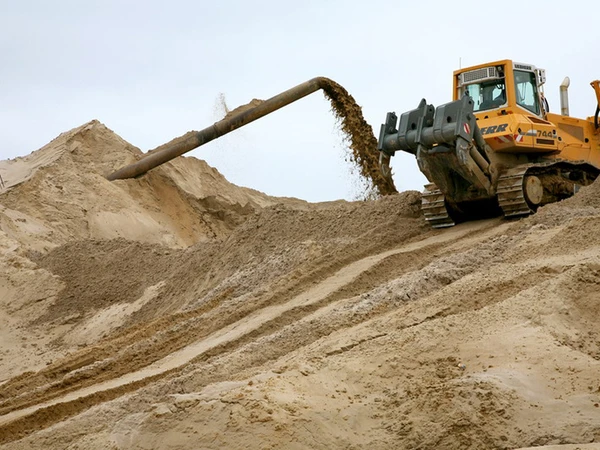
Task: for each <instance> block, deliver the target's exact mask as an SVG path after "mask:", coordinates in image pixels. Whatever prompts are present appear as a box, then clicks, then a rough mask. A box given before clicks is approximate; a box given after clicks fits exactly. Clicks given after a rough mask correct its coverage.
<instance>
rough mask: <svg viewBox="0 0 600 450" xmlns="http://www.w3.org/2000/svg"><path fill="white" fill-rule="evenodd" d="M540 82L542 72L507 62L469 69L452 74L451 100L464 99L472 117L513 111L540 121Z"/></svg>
mask: <svg viewBox="0 0 600 450" xmlns="http://www.w3.org/2000/svg"><path fill="white" fill-rule="evenodd" d="M544 78H545V77H544V71H543V70H542V69H537V68H536V67H534V66H532V65H529V64H520V63H513V62H512V61H510V60H504V61H498V62H493V63H488V64H482V65H480V66H474V67H469V68H465V69H461V70H458V71H455V72H454V100H458V99H460V98H461V97H462V96H464V95H468V96H469V97H471V99H473V111H474V112H475V113H477V112H484V111H492V110H496V109H499V110H508V109H509V108H515V109H516V110H519V109H525V110H526V111H527V113H528V114H535V115H536V116H539V117H543V115H544V114H545V112H544V109H543V108H542V106H541V104H542V101H541V100H542V99H541V92H542V90H541V86H542V85H543V83H544V81H545V79H544ZM515 112H516V111H515Z"/></svg>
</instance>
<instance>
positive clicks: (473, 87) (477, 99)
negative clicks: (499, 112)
mask: <svg viewBox="0 0 600 450" xmlns="http://www.w3.org/2000/svg"><path fill="white" fill-rule="evenodd" d="M466 89H467V94H468V95H469V97H471V98H472V99H473V111H475V112H477V111H485V110H488V109H494V108H499V107H500V106H503V105H505V104H506V87H505V85H504V80H503V79H496V80H486V81H484V82H481V83H473V84H469V85H468V86H467V87H466Z"/></svg>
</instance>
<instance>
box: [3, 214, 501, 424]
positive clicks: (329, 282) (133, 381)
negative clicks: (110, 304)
mask: <svg viewBox="0 0 600 450" xmlns="http://www.w3.org/2000/svg"><path fill="white" fill-rule="evenodd" d="M487 226H489V221H483V222H476V223H468V224H464V225H462V226H457V227H455V228H452V229H450V230H445V231H444V232H442V233H439V234H435V235H433V236H430V237H428V238H426V239H423V240H421V241H417V242H413V243H410V244H406V245H404V246H402V247H399V248H396V249H393V250H388V251H385V252H382V253H379V254H377V255H372V256H368V257H366V258H363V259H360V260H358V261H356V262H354V263H351V264H349V265H347V266H345V267H343V268H342V269H340V270H339V271H337V272H336V273H335V274H333V275H332V276H330V277H329V278H326V279H325V280H323V281H322V282H321V283H319V284H316V285H315V286H313V287H311V288H309V289H308V290H306V291H304V292H302V293H300V294H299V295H297V296H295V297H294V298H292V299H291V300H289V301H288V302H286V303H282V304H277V305H273V306H268V307H265V308H263V309H261V310H258V311H255V312H253V313H251V314H249V315H248V316H246V317H244V318H243V319H241V320H239V321H237V322H234V323H232V324H231V325H228V326H226V327H224V328H222V329H220V330H218V331H216V332H214V333H213V334H212V335H210V336H208V337H206V338H205V339H202V340H201V341H198V342H196V343H194V344H191V345H188V346H186V347H184V348H182V349H180V350H178V351H176V352H174V353H172V354H170V355H168V356H166V357H164V358H163V359H161V360H159V361H156V362H154V363H153V364H151V365H149V366H147V367H145V368H143V369H141V370H138V371H135V372H131V373H128V374H126V375H123V376H120V377H117V378H114V379H112V380H108V381H105V382H102V383H98V384H95V385H92V386H88V387H85V388H82V389H79V390H77V391H73V392H70V393H68V394H66V395H64V396H61V397H58V398H55V399H52V400H49V401H46V402H42V403H38V404H37V405H34V406H30V407H27V408H24V409H20V410H15V411H12V412H10V413H8V414H5V415H3V416H0V427H1V428H4V427H5V426H6V425H9V424H10V422H13V421H17V420H19V419H23V420H26V417H27V416H30V415H32V414H35V413H36V412H38V411H40V410H45V411H48V413H50V411H51V409H52V407H54V406H56V405H60V404H66V403H73V402H77V403H86V399H87V398H89V399H90V400H92V401H91V402H90V403H91V404H90V405H89V406H92V405H93V404H96V403H99V402H102V401H104V400H110V399H113V398H115V397H117V396H118V395H119V393H120V392H121V391H120V388H125V391H131V390H133V389H137V388H139V387H141V386H143V385H144V384H145V383H144V380H149V379H152V380H156V379H158V378H160V377H162V376H164V375H166V374H167V373H169V372H171V371H173V370H175V369H178V368H180V367H182V366H184V365H185V364H187V363H189V362H190V361H192V360H193V359H195V358H196V357H198V356H200V355H202V354H204V353H206V352H207V351H209V350H211V349H213V348H215V347H217V346H220V345H223V344H225V343H228V342H232V341H235V340H237V339H240V338H241V337H243V336H244V335H246V334H248V333H251V332H253V331H255V330H257V329H258V328H260V327H261V326H262V325H263V324H265V323H267V322H269V321H271V320H274V319H276V318H277V317H280V316H281V315H283V314H284V313H286V312H287V311H289V310H291V309H294V308H297V307H302V306H309V305H312V304H315V303H318V302H320V301H322V300H323V299H325V298H326V297H327V296H329V295H330V294H332V293H333V292H335V291H337V290H338V289H340V288H341V287H342V286H345V285H347V284H349V283H351V282H352V281H353V280H355V279H356V277H358V276H359V275H360V274H362V273H363V272H365V271H367V270H369V269H371V268H372V267H373V266H375V265H376V264H378V263H379V262H381V261H382V260H384V259H385V258H388V257H390V256H392V255H397V254H402V253H409V252H413V251H415V250H419V249H422V248H425V247H428V246H431V245H435V244H439V243H443V242H448V241H456V240H457V239H460V238H464V237H466V236H467V235H469V234H470V233H472V232H473V231H481V230H482V229H484V228H486V227H487ZM127 386H128V387H130V388H131V389H126V387H127ZM102 393H107V394H108V395H107V396H106V397H107V398H106V399H104V398H103V396H102V395H99V394H102ZM109 393H112V394H109ZM98 399H99V401H98ZM50 414H51V413H50ZM59 420H60V419H59ZM1 428H0V429H1Z"/></svg>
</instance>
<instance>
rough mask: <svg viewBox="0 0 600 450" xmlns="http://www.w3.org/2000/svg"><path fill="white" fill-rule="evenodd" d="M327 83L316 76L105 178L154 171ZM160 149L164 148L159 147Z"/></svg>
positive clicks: (181, 139) (109, 178)
mask: <svg viewBox="0 0 600 450" xmlns="http://www.w3.org/2000/svg"><path fill="white" fill-rule="evenodd" d="M328 82H330V80H329V79H328V78H325V77H317V78H313V79H311V80H308V81H306V82H304V83H302V84H299V85H298V86H295V87H293V88H291V89H288V90H287V91H284V92H282V93H281V94H278V95H276V96H274V97H271V98H270V99H268V100H265V101H264V102H262V103H261V104H260V105H258V106H255V107H253V108H250V109H248V110H246V111H242V112H239V113H237V114H234V115H232V116H231V117H227V118H225V119H223V120H220V121H219V122H216V123H214V124H213V125H211V126H210V127H208V128H205V129H204V130H202V131H192V132H189V133H187V134H185V135H183V136H181V137H180V138H176V139H174V140H173V141H171V142H173V144H172V145H170V143H169V144H165V145H166V147H165V148H162V149H160V150H158V151H156V152H153V153H150V154H148V155H146V156H145V157H143V158H142V159H140V160H139V161H137V162H135V163H133V164H130V165H128V166H125V167H122V168H121V169H119V170H117V171H116V172H113V173H111V174H110V175H108V176H107V177H106V178H107V179H108V180H109V181H113V180H123V179H126V178H134V177H138V176H140V175H143V174H145V173H146V172H148V171H149V170H151V169H154V168H155V167H157V166H160V165H161V164H164V163H166V162H167V161H170V160H172V159H173V158H177V157H178V156H181V155H183V154H184V153H187V152H189V151H191V150H193V149H195V148H198V147H200V146H201V145H204V144H206V143H207V142H210V141H212V140H213V139H216V138H218V137H220V136H223V135H224V134H227V133H230V132H231V131H233V130H236V129H238V128H240V127H243V126H244V125H246V124H249V123H250V122H253V121H255V120H256V119H260V118H261V117H263V116H266V115H267V114H269V113H272V112H273V111H276V110H278V109H280V108H283V107H284V106H287V105H289V104H290V103H293V102H295V101H296V100H300V99H301V98H303V97H306V96H307V95H310V94H312V93H313V92H316V91H318V90H319V89H323V88H324V87H325V86H326V85H327V83H328ZM161 147H163V146H161Z"/></svg>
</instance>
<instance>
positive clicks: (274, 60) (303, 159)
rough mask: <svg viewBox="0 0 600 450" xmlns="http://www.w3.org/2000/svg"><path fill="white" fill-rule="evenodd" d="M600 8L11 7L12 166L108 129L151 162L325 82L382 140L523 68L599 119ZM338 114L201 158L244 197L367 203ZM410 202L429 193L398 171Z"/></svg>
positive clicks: (206, 150)
mask: <svg viewBox="0 0 600 450" xmlns="http://www.w3.org/2000/svg"><path fill="white" fill-rule="evenodd" d="M598 12H599V8H598V5H597V3H596V1H595V0H589V1H577V0H571V1H569V2H564V1H555V0H551V1H544V2H540V1H535V2H534V1H528V0H519V1H513V0H508V1H503V2H500V1H497V2H485V1H462V2H451V1H445V0H444V1H434V0H430V1H419V2H417V1H414V2H404V1H400V0H394V1H387V0H370V1H368V2H367V1H353V0H314V1H293V2H291V1H285V0H279V1H274V0H259V1H241V0H235V1H227V0H218V1H217V0H216V1H214V2H208V1H205V0H198V1H184V0H170V1H168V2H167V1H164V2H159V1H155V0H145V1H133V0H129V1H128V0H119V1H116V0H103V1H94V0H88V1H85V2H83V1H81V0H77V1H66V0H55V1H41V0H40V1H28V0H20V1H12V2H9V1H8V0H4V1H2V2H0V57H1V66H0V67H1V70H0V159H7V158H13V157H16V156H23V155H26V154H28V153H31V152H32V151H34V150H36V149H38V148H40V147H41V146H43V145H45V144H46V143H48V142H49V141H50V140H52V139H53V138H54V137H56V136H57V135H58V134H60V133H61V132H63V131H67V130H69V129H72V128H74V127H77V126H79V125H81V124H83V123H85V122H87V121H89V120H91V119H98V120H99V121H101V122H102V123H104V124H105V125H106V126H107V127H108V128H110V129H112V130H113V131H115V132H116V133H117V134H119V135H120V136H121V137H123V138H124V139H126V140H127V141H129V142H130V143H132V144H133V145H135V146H137V147H139V148H140V149H142V150H143V151H147V150H149V149H152V148H154V147H156V146H158V145H160V144H162V143H164V142H166V141H169V140H170V139H172V138H174V137H176V136H179V135H181V134H183V133H185V132H186V131H188V130H200V129H203V128H205V127H207V126H209V125H211V124H212V123H213V122H215V121H216V120H219V119H220V118H221V116H220V115H219V114H220V113H221V110H220V109H219V107H218V103H219V102H218V99H219V95H220V94H221V93H222V94H224V96H225V99H226V102H227V105H228V106H229V107H230V108H234V107H236V106H238V105H240V104H245V103H247V102H248V101H250V100H251V99H252V98H261V99H266V98H269V97H271V96H273V95H275V94H277V93H279V92H281V91H283V90H286V89H288V88H290V87H292V86H295V85H296V84H299V83H301V82H303V81H305V80H308V79H310V78H313V77H315V76H327V77H329V78H332V79H333V80H335V81H337V82H338V83H340V84H341V85H343V86H344V87H345V88H346V89H347V90H348V91H349V92H350V93H351V94H352V95H353V96H354V98H355V99H356V100H357V102H358V103H359V104H360V105H361V106H362V107H363V113H364V115H365V118H366V119H367V121H368V122H369V123H370V124H371V125H372V126H373V128H374V130H375V133H376V135H377V134H378V130H379V126H380V124H381V122H382V121H383V120H384V119H385V115H386V113H387V112H388V111H396V112H397V113H398V114H400V113H402V112H404V111H406V110H409V109H413V108H415V107H416V106H417V104H418V103H419V101H420V99H421V98H423V97H425V98H426V99H427V101H428V102H429V103H433V104H434V105H436V106H437V105H439V104H442V103H446V102H448V101H450V100H451V95H452V92H451V90H452V71H453V70H455V69H457V68H458V66H459V61H461V63H462V66H463V67H465V66H468V65H474V64H479V63H483V62H488V61H494V60H498V59H505V58H506V59H513V60H516V61H519V62H526V63H530V64H534V65H536V66H538V67H542V68H545V69H546V74H547V83H546V97H547V98H548V100H549V102H550V107H551V110H552V111H555V112H558V111H559V110H560V109H559V102H558V85H559V84H560V82H561V81H562V79H563V78H564V77H565V76H567V75H568V76H569V77H570V79H571V88H570V91H569V94H570V104H571V115H573V116H577V117H587V116H590V115H592V114H593V113H594V110H595V106H596V101H595V97H594V93H593V90H592V88H591V87H590V86H589V83H590V81H592V80H594V79H598V78H600V53H599V47H598V45H599V44H598V42H600V41H599V34H598ZM345 151H346V150H345V147H344V144H343V141H342V138H341V135H340V133H339V131H338V129H337V127H336V123H335V120H334V118H333V116H332V114H331V113H330V112H329V104H328V102H327V101H326V100H325V99H324V97H323V95H322V94H321V93H320V92H319V93H315V94H313V95H311V96H309V97H307V98H305V99H303V100H300V101H299V102H297V103H295V104H292V105H290V106H288V107H286V108H284V109H282V110H280V111H278V112H275V113H273V114H271V115H269V116H266V117H264V118H262V119H260V120H258V121H257V122H254V123H252V124H250V125H248V126H246V127H243V128H241V129H239V130H237V131H234V132H233V133H231V134H229V135H227V136H224V137H222V138H220V139H218V140H216V141H213V142H211V143H209V144H207V145H205V146H203V147H201V148H200V149H197V150H195V151H194V152H192V153H191V154H192V155H194V156H196V157H197V158H201V159H205V160H206V161H207V162H208V163H209V164H210V165H212V166H214V167H216V168H217V169H218V170H219V171H220V172H221V173H223V174H224V175H225V176H226V177H227V178H228V179H229V180H230V181H231V182H233V183H236V184H238V185H242V186H247V187H251V188H254V189H258V190H261V191H263V192H266V193H267V194H270V195H278V196H293V197H299V198H303V199H306V200H310V201H322V200H334V199H340V198H345V199H353V198H354V197H355V196H356V195H357V194H358V188H357V177H356V176H355V175H352V174H351V167H350V165H349V164H348V163H347V162H345V159H344V155H345ZM392 166H393V169H394V172H395V181H396V185H397V187H398V188H399V190H407V189H418V190H420V189H421V187H422V184H423V183H424V182H425V179H424V177H423V176H422V175H421V174H420V172H419V170H418V168H417V164H416V161H415V160H414V157H413V156H412V155H408V154H405V155H404V156H402V157H398V156H397V157H395V158H394V159H393V161H392Z"/></svg>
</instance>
